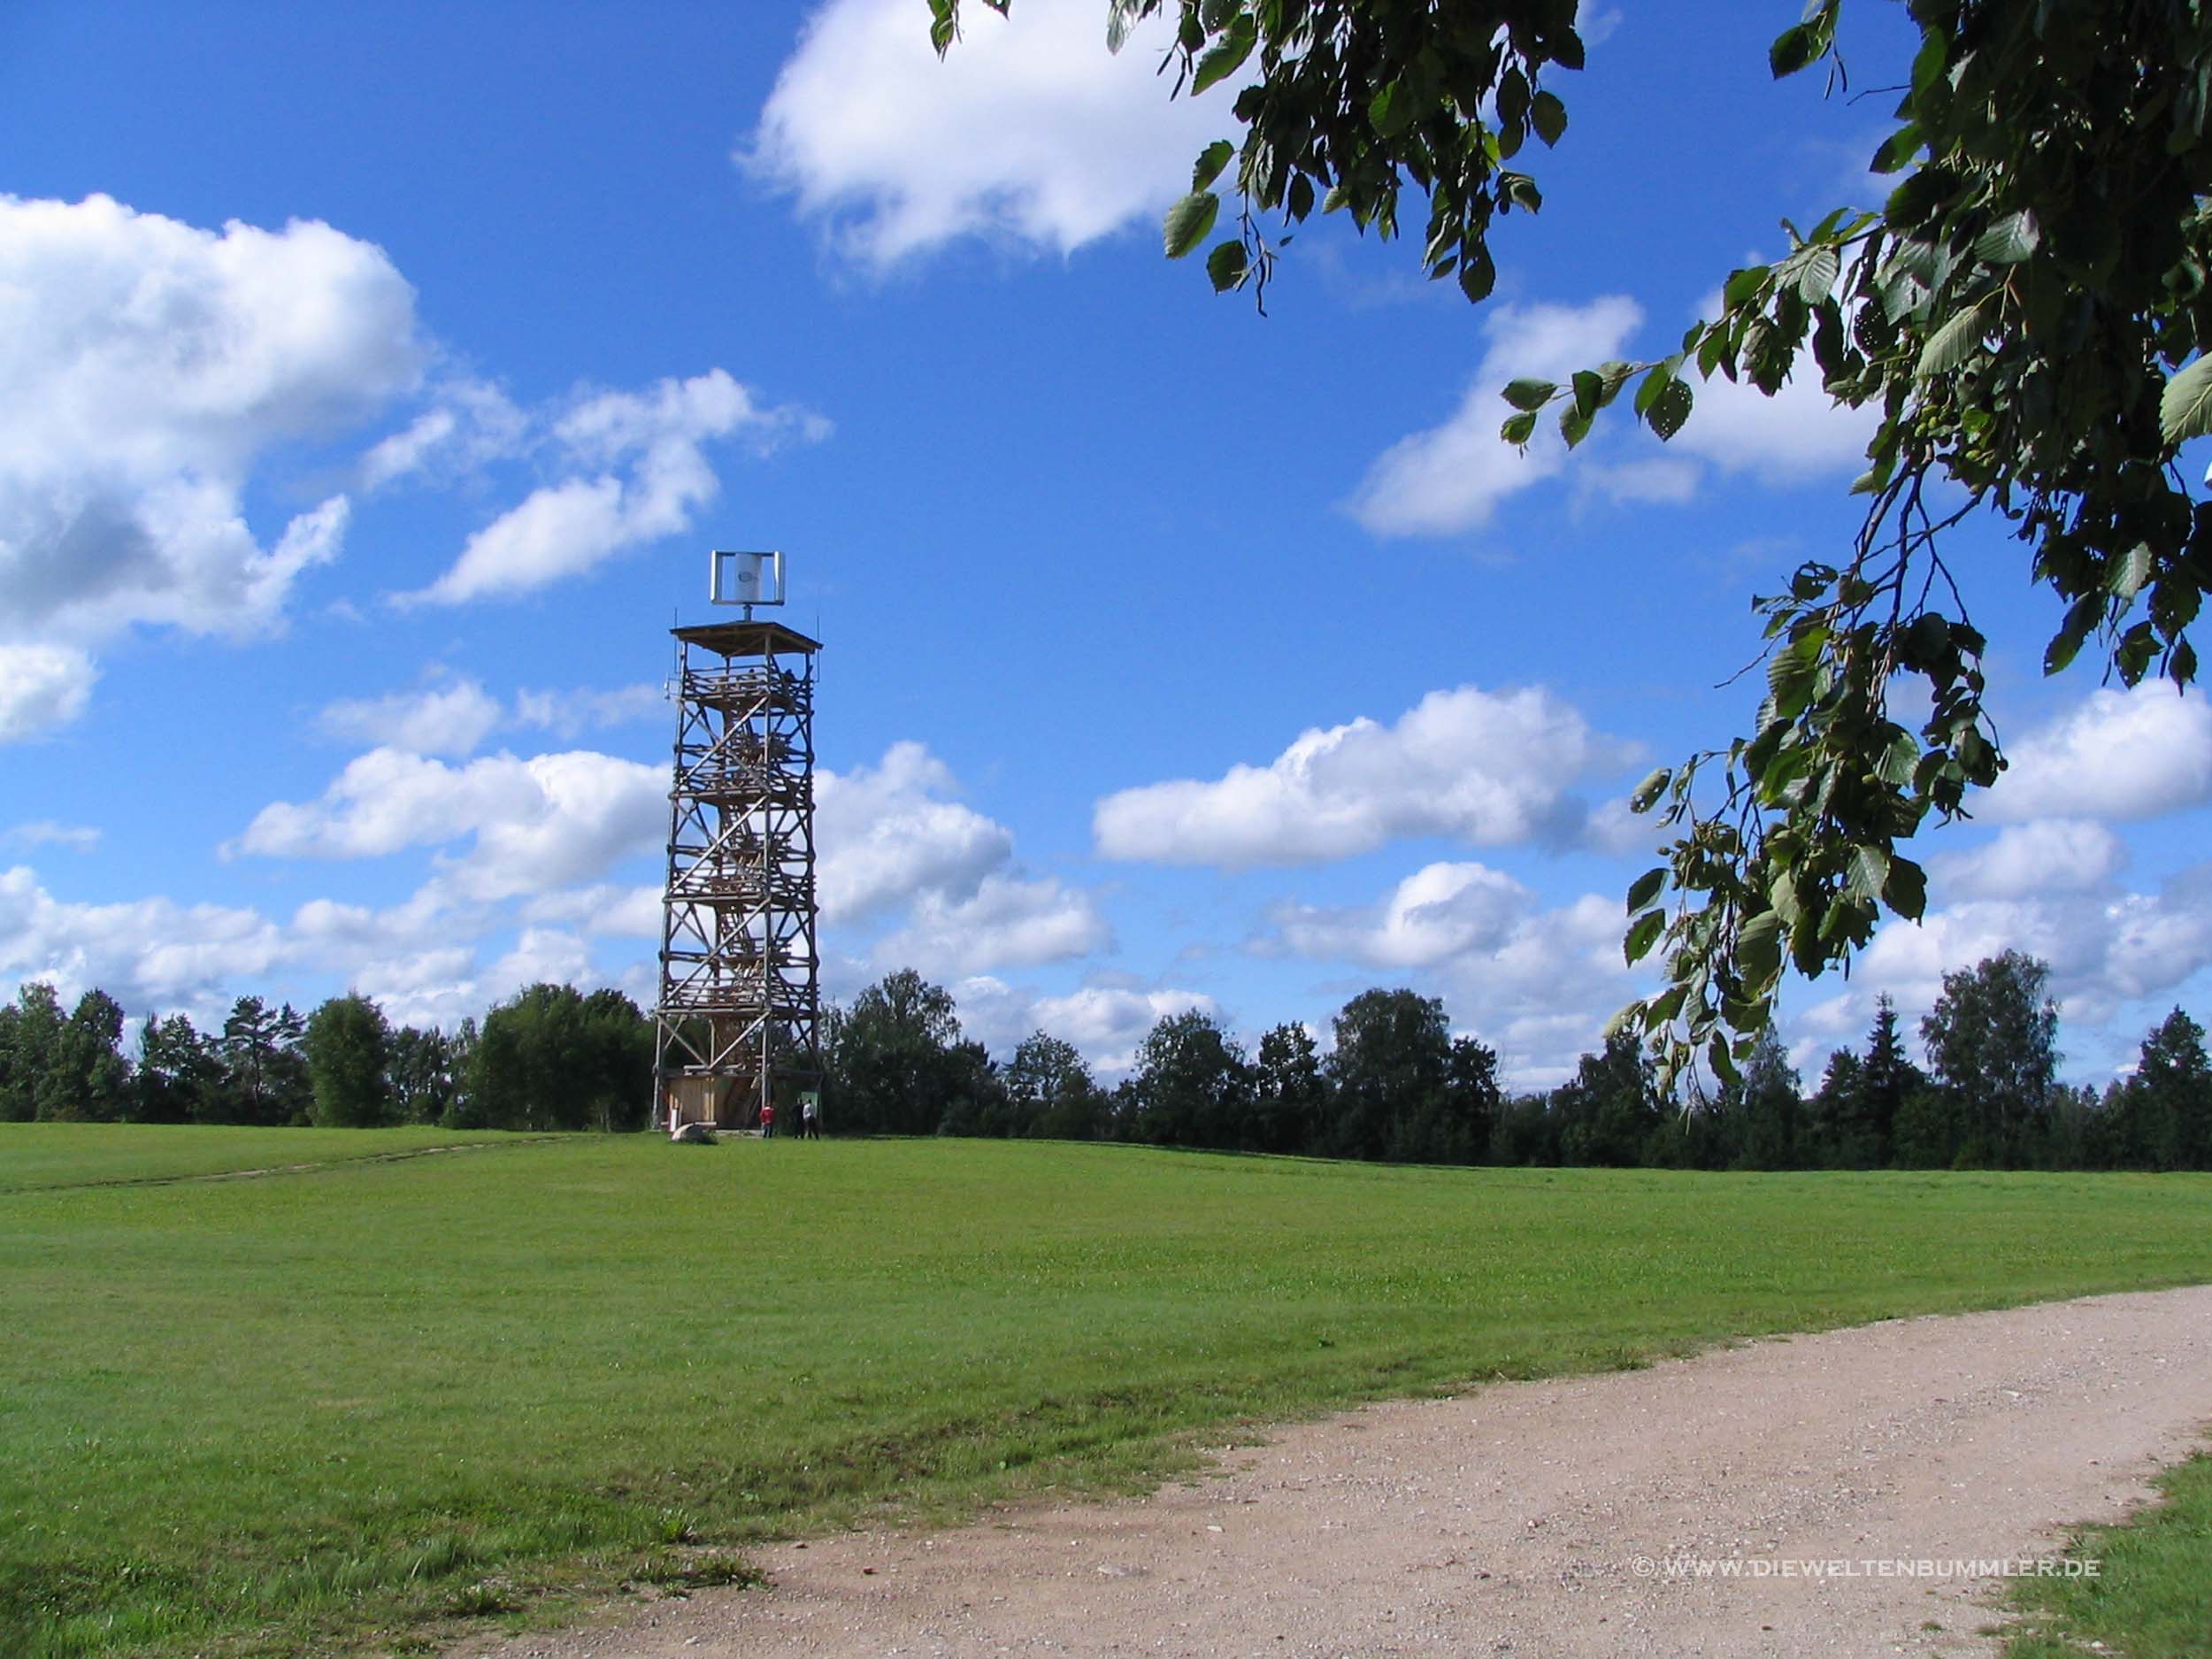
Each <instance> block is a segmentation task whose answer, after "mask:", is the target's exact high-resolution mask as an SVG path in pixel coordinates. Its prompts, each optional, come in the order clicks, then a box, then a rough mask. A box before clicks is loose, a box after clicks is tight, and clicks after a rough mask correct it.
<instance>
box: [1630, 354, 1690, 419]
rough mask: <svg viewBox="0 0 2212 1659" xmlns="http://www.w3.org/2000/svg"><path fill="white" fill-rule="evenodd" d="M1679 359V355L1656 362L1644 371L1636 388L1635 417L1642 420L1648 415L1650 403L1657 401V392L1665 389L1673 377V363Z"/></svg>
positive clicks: (1676, 362)
mask: <svg viewBox="0 0 2212 1659" xmlns="http://www.w3.org/2000/svg"><path fill="white" fill-rule="evenodd" d="M1681 361H1682V359H1681V358H1680V357H1675V358H1673V359H1671V362H1668V363H1661V364H1656V365H1654V366H1653V367H1652V368H1650V369H1649V370H1647V372H1646V373H1645V374H1644V378H1643V380H1642V381H1641V382H1640V383H1639V384H1638V386H1637V388H1636V402H1635V410H1636V419H1639V420H1642V419H1646V418H1647V417H1648V416H1649V415H1650V413H1651V406H1652V404H1653V403H1656V402H1657V401H1658V398H1659V394H1660V393H1662V392H1663V391H1665V390H1666V389H1667V386H1668V383H1669V382H1670V381H1671V380H1673V379H1674V365H1678V364H1679V363H1680V362H1681Z"/></svg>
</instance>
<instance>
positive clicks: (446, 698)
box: [317, 668, 667, 759]
mask: <svg viewBox="0 0 2212 1659" xmlns="http://www.w3.org/2000/svg"><path fill="white" fill-rule="evenodd" d="M426 678H427V679H428V680H430V681H431V683H430V684H429V685H427V686H425V687H421V688H420V689H418V690H412V691H395V692H388V693H387V694H386V695H383V696H381V697H361V698H345V699H342V700H340V701H339V702H336V703H330V704H328V705H327V706H326V707H325V708H324V710H322V712H321V714H320V715H319V716H318V717H317V724H318V725H319V726H320V727H321V729H322V731H323V732H324V733H325V734H326V735H327V736H330V737H334V738H338V739H341V740H342V741H349V742H360V743H367V744H371V745H373V746H376V747H379V748H383V749H404V750H406V751H407V752H408V753H410V754H414V755H442V756H446V757H450V758H455V759H458V758H460V757H465V756H467V755H471V754H473V753H474V752H475V751H476V749H478V748H479V747H480V745H481V744H482V743H483V741H484V740H485V739H486V738H488V737H489V736H490V735H491V734H492V733H494V732H496V731H500V730H503V729H506V728H509V727H534V728H536V729H538V730H541V731H549V732H551V733H553V734H554V735H555V736H557V737H559V738H562V739H565V740H572V739H574V738H576V737H578V736H580V735H581V734H582V733H585V732H588V731H592V730H595V729H597V728H599V727H603V726H626V725H629V724H631V723H632V722H634V721H636V720H639V719H641V718H646V717H649V716H654V717H663V718H664V717H665V711H666V709H667V698H666V697H665V695H664V694H663V692H662V689H661V687H658V686H651V685H636V686H618V687H615V688H614V689H612V690H608V691H601V690H595V689H594V688H592V687H576V688H573V689H571V690H565V691H551V690H548V691H528V690H526V691H518V692H517V693H516V694H515V698H514V704H513V706H512V708H511V709H510V708H509V707H508V706H507V705H505V704H503V703H501V702H500V700H499V699H498V698H497V697H495V696H493V695H491V694H490V693H489V692H488V691H486V690H485V689H484V687H483V686H482V685H481V684H480V682H478V681H476V680H451V679H449V678H448V677H447V676H446V675H445V673H444V671H442V670H440V669H436V668H433V669H431V670H428V671H426Z"/></svg>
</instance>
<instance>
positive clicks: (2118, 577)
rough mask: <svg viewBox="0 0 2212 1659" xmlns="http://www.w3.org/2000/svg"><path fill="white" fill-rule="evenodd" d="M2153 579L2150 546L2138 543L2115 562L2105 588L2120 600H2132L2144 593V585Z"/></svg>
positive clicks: (2107, 577)
mask: <svg viewBox="0 0 2212 1659" xmlns="http://www.w3.org/2000/svg"><path fill="white" fill-rule="evenodd" d="M2150 579H2151V549H2150V544H2149V543H2148V542H2145V541H2138V542H2137V543H2136V544H2135V545H2134V546H2133V547H2131V548H2130V549H2128V550H2127V551H2126V552H2125V553H2123V554H2122V555H2121V556H2120V557H2118V558H2116V559H2115V560H2113V562H2112V569H2111V570H2110V571H2109V572H2107V574H2106V576H2105V584H2104V585H2105V587H2106V588H2107V589H2108V591H2109V592H2110V593H2112V594H2113V595H2114V596H2115V597H2116V598H2120V599H2132V598H2134V597H2135V595H2138V594H2139V593H2141V592H2142V591H2143V584H2144V583H2145V582H2147V581H2148V580H2150Z"/></svg>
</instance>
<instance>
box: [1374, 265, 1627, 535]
mask: <svg viewBox="0 0 2212 1659" xmlns="http://www.w3.org/2000/svg"><path fill="white" fill-rule="evenodd" d="M1643 319H1644V313H1643V308H1642V307H1640V305H1638V304H1637V303H1636V302H1635V301H1633V300H1632V299H1629V298H1627V297H1625V296H1622V295H1617V294H1611V295H1606V296H1603V297H1601V298H1599V299H1595V300H1593V301H1592V302H1591V303H1589V304H1587V305H1520V306H1515V305H1505V306H1500V307H1498V308H1497V309H1496V310H1495V311H1493V312H1492V313H1491V315H1490V316H1489V318H1488V319H1486V321H1485V322H1484V324H1483V329H1482V332H1483V340H1484V342H1485V349H1484V350H1483V354H1482V360H1481V362H1480V363H1479V365H1477V366H1476V369H1475V373H1474V376H1473V378H1472V379H1471V380H1470V381H1469V383H1468V387H1467V392H1466V395H1465V396H1464V397H1463V398H1462V399H1461V400H1460V405H1459V408H1458V410H1457V411H1455V413H1454V414H1453V415H1452V416H1451V418H1450V419H1448V420H1447V421H1445V422H1444V424H1443V425H1441V426H1433V427H1431V428H1430V429H1429V430H1428V431H1426V432H1417V433H1415V434H1413V435H1412V436H1410V437H1408V438H1402V439H1400V440H1399V441H1398V442H1396V443H1394V444H1393V445H1392V446H1391V447H1390V448H1389V449H1386V450H1384V451H1383V453H1382V455H1381V456H1380V457H1378V458H1377V460H1376V461H1375V463H1374V465H1372V466H1371V467H1369V468H1368V470H1367V476H1366V478H1365V479H1364V480H1363V481H1362V482H1361V484H1360V487H1359V488H1358V489H1357V490H1356V492H1355V493H1354V495H1353V497H1352V503H1351V509H1352V516H1353V517H1354V518H1357V519H1358V520H1359V521H1360V523H1361V524H1363V525H1364V526H1366V527H1367V528H1368V529H1370V530H1371V531H1373V532H1374V533H1375V534H1377V535H1391V536H1395V535H1448V534H1452V533H1454V532H1455V531H1461V530H1471V529H1476V528H1479V526H1482V525H1484V524H1486V523H1487V522H1489V518H1490V514H1491V511H1492V510H1493V509H1494V508H1495V507H1496V505H1497V504H1498V503H1499V502H1501V501H1502V500H1503V499H1504V498H1505V497H1506V496H1508V495H1512V494H1513V493H1514V492H1516V491H1517V490H1523V489H1526V488H1529V487H1530V486H1532V485H1534V484H1538V483H1540V482H1542V481H1543V480H1545V479H1548V478H1552V477H1555V476H1556V475H1557V474H1558V473H1559V472H1562V471H1563V470H1564V468H1565V466H1566V465H1567V459H1568V451H1567V446H1566V443H1565V441H1564V440H1563V439H1562V438H1561V437H1560V436H1559V434H1558V430H1557V428H1556V426H1555V425H1554V424H1553V423H1550V422H1548V421H1545V420H1542V419H1539V421H1538V422H1537V430H1536V436H1535V438H1534V439H1533V440H1532V442H1530V443H1529V444H1527V445H1526V446H1525V448H1522V449H1515V448H1514V447H1512V446H1511V445H1509V444H1507V443H1504V442H1501V441H1500V439H1499V437H1498V428H1499V427H1500V426H1502V424H1503V423H1504V421H1505V419H1506V417H1507V416H1509V415H1510V414H1511V413H1512V412H1513V411H1512V409H1511V407H1510V406H1509V405H1508V404H1507V403H1505V401H1504V400H1503V399H1502V398H1501V397H1500V396H1498V393H1499V390H1500V388H1502V387H1503V386H1505V385H1506V383H1507V382H1508V381H1509V380H1516V379H1518V378H1520V377H1522V376H1524V375H1530V376H1534V377H1536V378H1538V379H1540V380H1565V379H1566V378H1567V377H1568V376H1569V375H1570V374H1571V373H1574V371H1575V370H1577V369H1584V368H1588V367H1589V366H1590V365H1593V364H1595V363H1600V362H1602V361H1604V360H1605V359H1606V358H1608V357H1618V356H1619V355H1620V354H1621V351H1622V349H1623V347H1624V345H1625V343H1626V342H1627V340H1628V337H1629V336H1630V335H1631V334H1633V333H1634V332H1635V331H1636V329H1637V327H1638V326H1640V324H1641V323H1642V322H1643ZM1623 487H1624V488H1626V487H1627V486H1626V483H1625V481H1624V486H1623Z"/></svg>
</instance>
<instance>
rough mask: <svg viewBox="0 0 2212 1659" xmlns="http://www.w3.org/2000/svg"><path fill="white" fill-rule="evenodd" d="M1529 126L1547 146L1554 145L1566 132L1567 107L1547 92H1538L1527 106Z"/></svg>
mask: <svg viewBox="0 0 2212 1659" xmlns="http://www.w3.org/2000/svg"><path fill="white" fill-rule="evenodd" d="M1528 119H1529V125H1531V126H1532V127H1535V129H1536V136H1537V137H1539V138H1540V139H1542V140H1543V141H1544V142H1545V143H1546V144H1547V145H1550V144H1555V143H1557V142H1559V141H1560V138H1561V137H1562V136H1563V134H1565V133H1566V130H1567V106H1566V105H1565V104H1562V103H1561V102H1560V101H1559V100H1558V99H1557V98H1555V97H1554V96H1552V95H1551V94H1550V93H1548V92H1540V93H1538V94H1537V95H1536V101H1535V102H1534V103H1533V104H1530V105H1529V106H1528Z"/></svg>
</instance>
